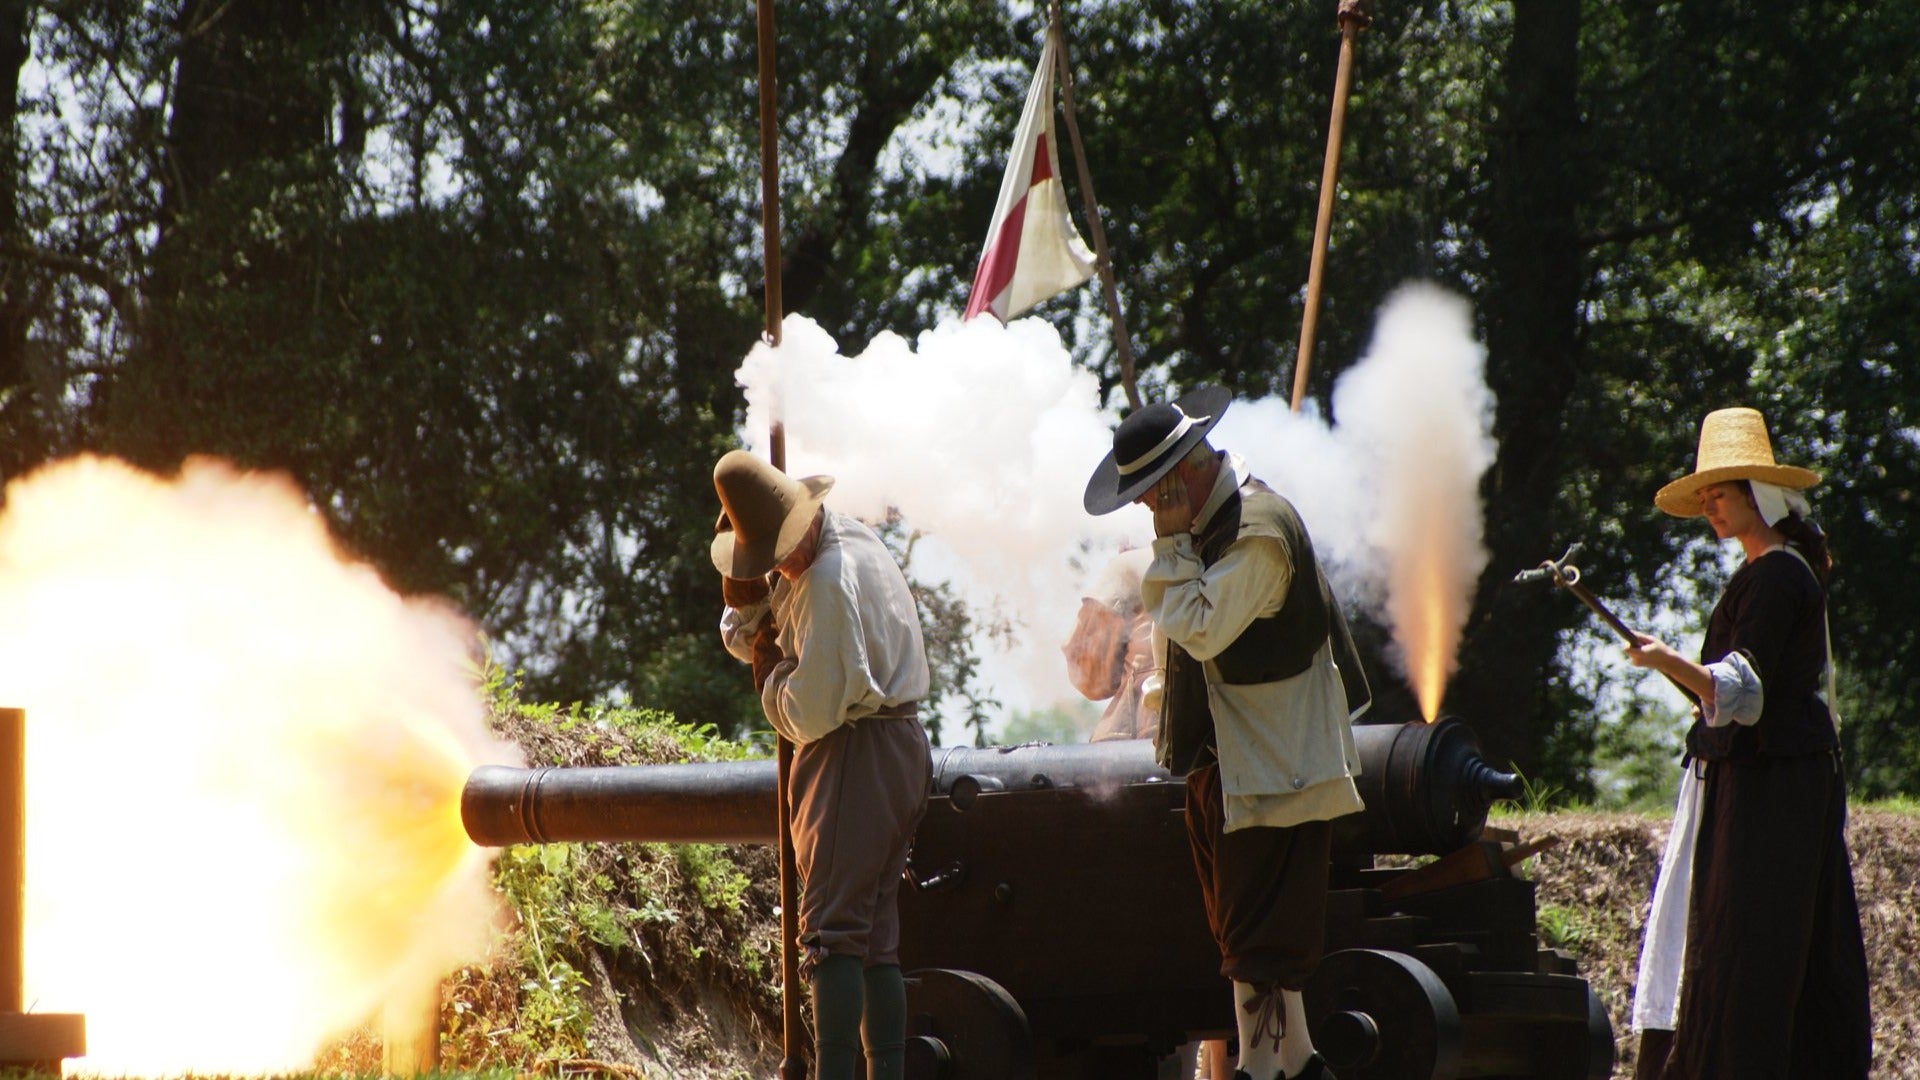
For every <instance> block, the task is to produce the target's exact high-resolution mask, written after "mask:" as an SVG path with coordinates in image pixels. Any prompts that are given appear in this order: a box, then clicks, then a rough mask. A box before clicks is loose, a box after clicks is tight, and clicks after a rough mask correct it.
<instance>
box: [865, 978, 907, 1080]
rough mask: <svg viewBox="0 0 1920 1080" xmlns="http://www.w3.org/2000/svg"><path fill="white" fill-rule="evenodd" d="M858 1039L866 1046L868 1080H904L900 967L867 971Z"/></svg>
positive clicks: (903, 990)
mask: <svg viewBox="0 0 1920 1080" xmlns="http://www.w3.org/2000/svg"><path fill="white" fill-rule="evenodd" d="M860 1035H861V1038H862V1039H864V1040H865V1042H866V1046H867V1080H905V1077H906V1075H907V982H906V980H905V979H904V978H902V977H901V975H900V965H899V964H881V965H879V966H877V967H870V968H868V969H867V1011H866V1016H865V1017H864V1018H863V1019H862V1021H861V1025H860Z"/></svg>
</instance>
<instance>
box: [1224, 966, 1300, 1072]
mask: <svg viewBox="0 0 1920 1080" xmlns="http://www.w3.org/2000/svg"><path fill="white" fill-rule="evenodd" d="M1284 1009H1285V1006H1284V1003H1283V999H1282V995H1281V993H1280V991H1278V990H1274V989H1269V990H1266V991H1262V990H1260V989H1258V988H1256V987H1255V986H1254V985H1253V984H1252V983H1243V982H1236V983H1234V984H1233V1018H1234V1022H1235V1023H1236V1025H1237V1026H1238V1027H1239V1029H1240V1071H1241V1072H1244V1073H1246V1074H1247V1075H1248V1076H1251V1077H1253V1080H1273V1078H1274V1077H1275V1076H1278V1075H1279V1074H1280V1069H1281V1057H1280V1051H1281V1047H1282V1045H1283V1044H1284V1042H1285V1040H1284V1039H1283V1037H1282V1035H1283V1031H1284V1025H1285V1023H1286V1021H1287V1019H1288V1018H1287V1017H1286V1015H1285V1011H1284Z"/></svg>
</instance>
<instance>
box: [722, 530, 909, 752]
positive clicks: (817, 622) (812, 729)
mask: <svg viewBox="0 0 1920 1080" xmlns="http://www.w3.org/2000/svg"><path fill="white" fill-rule="evenodd" d="M769 615H770V616H771V617H772V618H773V621H774V625H775V626H776V627H778V628H779V638H778V640H779V642H780V650H781V652H782V653H784V654H785V657H786V658H785V659H783V660H781V661H780V663H779V664H777V665H775V667H774V669H773V673H772V674H771V675H769V676H768V677H767V682H766V686H765V687H763V688H762V689H761V691H760V705H761V708H762V709H763V710H765V712H766V714H767V721H768V722H769V723H771V724H772V725H773V728H774V730H775V731H778V732H779V733H780V734H782V735H784V736H786V737H787V738H788V739H791V740H793V742H794V743H795V744H800V743H808V742H812V741H814V740H815V739H818V738H821V737H822V736H824V735H826V734H828V733H829V732H831V731H833V730H834V729H835V728H837V727H839V726H840V725H841V724H844V723H852V722H854V721H856V720H859V719H860V718H861V717H864V716H870V715H872V714H873V713H876V712H878V711H880V710H881V709H883V708H887V707H889V706H894V705H904V704H906V703H908V702H912V701H919V700H920V699H921V698H924V697H926V695H927V685H928V682H929V675H928V670H927V653H926V647H925V645H924V644H923V643H922V641H921V638H920V617H919V613H918V610H917V609H916V608H915V606H914V602H913V592H912V590H910V589H909V588H908V587H907V579H906V575H904V574H902V573H901V572H900V567H899V565H898V564H896V563H895V562H894V561H893V554H892V552H889V551H888V550H887V548H886V545H885V544H882V543H881V542H880V538H879V537H878V536H875V535H874V533H873V530H871V529H869V528H867V527H866V525H864V524H862V523H861V522H860V520H859V519H858V518H854V517H849V516H848V515H846V514H841V513H836V512H835V511H833V510H827V511H825V519H824V521H823V522H822V525H821V529H820V549H819V552H818V553H817V554H816V555H815V556H814V560H813V563H812V565H810V566H808V567H807V569H806V570H805V571H804V572H802V573H801V574H800V576H799V577H797V578H795V579H794V580H792V581H788V580H786V579H785V578H782V579H780V580H779V581H778V582H776V583H775V584H774V587H773V594H772V595H771V596H770V597H769V598H768V599H766V600H762V601H760V602H758V603H755V604H750V605H748V606H747V607H745V608H731V607H730V608H727V609H726V611H725V612H723V613H722V614H721V617H720V637H721V640H722V641H723V642H725V643H726V647H727V651H728V652H730V653H732V654H733V655H734V656H736V657H739V658H740V659H742V660H748V661H751V660H752V658H753V638H754V635H755V633H757V632H758V631H759V629H760V623H761V621H762V620H763V619H765V618H767V617H768V616H769Z"/></svg>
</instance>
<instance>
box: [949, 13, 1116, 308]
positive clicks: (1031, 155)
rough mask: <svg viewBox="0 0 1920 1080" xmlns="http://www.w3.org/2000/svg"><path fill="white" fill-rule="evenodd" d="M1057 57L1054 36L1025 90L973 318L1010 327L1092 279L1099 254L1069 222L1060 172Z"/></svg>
mask: <svg viewBox="0 0 1920 1080" xmlns="http://www.w3.org/2000/svg"><path fill="white" fill-rule="evenodd" d="M1056 55H1057V44H1056V41H1055V36H1054V35H1053V34H1051V33H1049V34H1048V35H1047V43H1046V46H1045V47H1044V48H1042V49H1041V50H1040V66H1039V68H1038V69H1037V70H1036V71H1035V72H1034V73H1033V86H1032V87H1031V88H1030V89H1029V90H1028V91H1027V107H1026V109H1025V111H1023V112H1022V113H1021V114H1020V130H1019V132H1018V133H1017V134H1016V135H1015V136H1014V141H1013V156H1012V159H1011V160H1010V161H1008V162H1007V174H1006V177H1005V178H1004V179H1003V180H1001V181H1000V201H999V203H998V205H996V206H995V207H994V208H993V224H992V225H991V226H990V227H989V228H988V229H987V244H986V248H985V250H983V251H981V253H980V265H979V267H978V268H977V269H975V270H974V272H973V293H972V295H971V296H969V297H968V298H967V315H966V317H967V318H969V319H971V318H973V317H974V316H975V315H978V314H980V313H981V312H985V311H990V312H992V313H993V314H994V315H995V316H996V317H998V318H999V319H1000V321H1001V322H1005V321H1007V320H1008V319H1011V318H1013V317H1014V316H1016V315H1018V314H1020V313H1021V312H1023V311H1025V310H1027V309H1028V308H1030V307H1032V306H1033V305H1035V304H1037V303H1039V302H1040V301H1042V300H1045V299H1046V298H1048V297H1049V296H1052V295H1054V294H1055V293H1059V292H1064V291H1066V290H1067V289H1071V288H1073V287H1074V286H1076V285H1079V284H1080V283H1081V282H1084V281H1086V280H1087V279H1088V278H1089V277H1092V276H1093V252H1091V251H1088V250H1087V245H1086V244H1085V243H1084V242H1082V241H1081V239H1080V234H1079V233H1077V232H1075V231H1074V228H1073V221H1072V219H1070V218H1069V217H1068V216H1067V194H1066V189H1065V188H1064V187H1062V186H1061V184H1060V176H1059V173H1058V171H1057V169H1056V168H1055V163H1056V162H1058V161H1059V160H1060V156H1059V153H1058V151H1057V150H1056V148H1055V146H1054V141H1053V69H1054V64H1055V63H1056V59H1055V58H1056Z"/></svg>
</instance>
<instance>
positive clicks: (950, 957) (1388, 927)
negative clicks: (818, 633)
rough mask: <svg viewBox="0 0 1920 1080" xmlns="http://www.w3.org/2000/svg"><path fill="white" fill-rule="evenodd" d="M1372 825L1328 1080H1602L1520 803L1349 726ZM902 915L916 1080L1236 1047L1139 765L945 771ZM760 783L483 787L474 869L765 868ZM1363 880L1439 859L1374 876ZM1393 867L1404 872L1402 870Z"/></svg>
mask: <svg viewBox="0 0 1920 1080" xmlns="http://www.w3.org/2000/svg"><path fill="white" fill-rule="evenodd" d="M1354 735H1355V744H1356V747H1357V748H1358V750H1359V752H1360V758H1361V763H1362V770H1363V772H1362V776H1361V777H1360V778H1359V784H1360V789H1361V794H1362V796H1363V797H1364V799H1365V801H1366V803H1367V809H1366V811H1365V812H1363V813H1359V814H1353V815H1349V816H1348V817H1346V818H1343V819H1341V820H1340V821H1338V822H1337V823H1336V826H1335V831H1334V867H1333V870H1332V874H1331V878H1330V881H1329V886H1330V889H1329V893H1328V897H1327V915H1326V919H1327V936H1326V957H1325V959H1324V960H1323V962H1322V963H1321V965H1320V967H1319V969H1318V971H1317V972H1316V973H1315V976H1314V979H1313V981H1312V983H1311V984H1310V985H1309V986H1308V987H1307V989H1306V1008H1307V1014H1308V1021H1309V1023H1310V1024H1312V1026H1313V1032H1314V1038H1315V1042H1316V1045H1318V1046H1319V1047H1320V1049H1321V1052H1322V1053H1323V1054H1324V1055H1325V1056H1326V1057H1327V1058H1328V1061H1329V1063H1330V1064H1331V1065H1332V1066H1333V1067H1334V1070H1335V1071H1336V1072H1337V1073H1338V1074H1339V1075H1340V1076H1341V1077H1342V1080H1353V1078H1356V1077H1358V1078H1361V1080H1388V1078H1394V1080H1399V1078H1405V1080H1426V1078H1435V1080H1439V1078H1452V1077H1540V1078H1554V1080H1560V1078H1565V1080H1576V1078H1594V1080H1599V1078H1602V1077H1605V1076H1606V1075H1607V1074H1608V1072H1609V1071H1610V1069H1611V1067H1612V1060H1613V1040H1612V1030H1611V1027H1610V1025H1609V1023H1608V1020H1607V1017H1606V1013H1605V1011H1604V1009H1603V1008H1602V1007H1601V1006H1600V1003H1599V1001H1598V999H1597V998H1596V997H1595V996H1594V994H1593V993H1592V991H1591V989H1590V988H1589V987H1588V986H1587V984H1586V982H1585V981H1584V980H1583V979H1581V978H1580V977H1579V975H1578V974H1577V973H1576V971H1575V970H1574V965H1573V963H1572V961H1571V960H1569V959H1566V958H1565V957H1563V956H1560V955H1559V954H1557V953H1554V952H1552V951H1548V950H1542V949H1541V948H1540V947H1539V945H1538V943H1537V941H1536V939H1535V934H1534V928H1535V910H1534V896H1533V884H1532V882H1529V881H1527V880H1525V879H1523V878H1520V877H1516V876H1514V875H1513V874H1512V873H1510V872H1509V870H1508V865H1507V864H1508V862H1509V861H1513V859H1512V856H1511V855H1509V854H1507V853H1505V852H1504V851H1503V849H1502V846H1501V845H1500V844H1499V843H1497V842H1496V841H1493V840H1489V839H1486V838H1485V837H1484V836H1483V832H1484V826H1485V822H1486V811H1487V808H1488V806H1489V805H1490V803H1491V802H1492V801H1493V799H1495V798H1498V797H1508V796H1512V795H1516V794H1518V790H1517V787H1518V785H1517V782H1516V781H1515V779H1514V778H1513V777H1512V776H1510V775H1508V774H1505V773H1502V772H1499V771H1497V770H1495V769H1493V768H1492V767H1490V766H1489V765H1487V763H1486V762H1485V761H1484V760H1482V758H1481V756H1480V753H1479V747H1478V744H1477V741H1476V740H1475V739H1474V737H1473V733H1472V730H1471V729H1470V728H1468V727H1467V726H1466V725H1465V724H1462V723H1460V722H1459V721H1457V720H1442V721H1440V722H1439V723H1437V724H1433V725H1428V724H1424V723H1420V722H1418V721H1415V722H1413V723H1408V724H1378V725H1361V726H1358V727H1356V728H1355V729H1354ZM934 769H935V776H934V791H933V795H932V798H931V800H930V802H929V805H928V808H927V815H926V817H925V819H924V820H923V821H922V822H921V825H920V828H919V830H918V831H917V832H916V834H915V836H914V846H913V856H912V862H911V864H910V866H909V871H908V873H909V876H910V878H911V879H912V884H911V886H910V887H908V888H905V889H903V890H902V891H901V897H900V922H901V934H902V939H901V947H900V956H901V962H902V965H903V967H904V968H905V969H906V970H907V972H908V976H907V993H908V1007H909V1014H910V1019H909V1033H908V1075H909V1076H910V1077H913V1078H914V1080H1026V1078H1031V1080H1070V1078H1071V1080H1081V1078H1086V1080H1092V1078H1095V1077H1098V1078H1101V1080H1127V1078H1130V1077H1139V1078H1141V1080H1149V1078H1152V1077H1155V1076H1157V1075H1158V1066H1157V1065H1156V1062H1158V1061H1160V1060H1161V1059H1162V1058H1163V1057H1164V1056H1165V1055H1167V1054H1169V1053H1170V1052H1171V1051H1172V1050H1173V1049H1174V1048H1175V1047H1177V1046H1179V1045H1180V1044H1182V1043H1184V1042H1187V1041H1189V1040H1193V1039H1198V1038H1212V1037H1220V1038H1225V1037H1231V1036H1232V1034H1233V1031H1234V1022H1233V1012H1232V1008H1233V1006H1232V1000H1231V994H1230V990H1229V987H1228V984H1227V982H1226V980H1225V979H1223V978H1222V977H1221V976H1220V974H1219V952H1218V950H1217V948H1216V947H1215V945H1214V942H1213V939H1212V936H1211V934H1210V932H1209V930H1208V928H1207V922H1206V915H1205V911H1204V908H1203V907H1202V904H1201V899H1200V892H1199V886H1198V883H1197V881H1196V879H1195V875H1194V871H1193V863H1192V857H1191V854H1190V851H1189V848H1188V843H1187V838H1186V823H1185V819H1184V815H1183V813H1182V807H1183V804H1184V799H1185V785H1184V784H1183V783H1182V782H1180V781H1179V780H1177V779H1174V778H1171V777H1169V776H1168V775H1167V773H1166V772H1165V770H1163V769H1160V768H1159V767H1158V766H1157V765H1155V764H1154V763H1153V761H1152V752H1151V748H1150V747H1149V746H1148V745H1147V744H1146V743H1144V742H1111V743H1096V744H1090V745H1084V744H1083V745H1072V746H1049V745H1043V744H1034V745H1028V746H1021V747H1008V748H996V747H989V748H984V749H972V748H951V749H949V748H937V749H936V750H935V751H934ZM773 788H774V776H773V766H772V763H771V762H740V763H727V764H721V765H673V766H646V767H638V768H584V769H533V770H523V769H504V768H497V767H488V768H483V769H480V770H477V771H476V772H475V773H474V775H473V777H472V778H471V779H470V780H469V782H468V785H467V790H466V792H465V793H464V796H463V799H462V813H463V816H464V817H465V820H466V823H467V828H468V832H469V833H470V834H471V835H472V836H473V838H474V839H475V840H476V842H479V843H482V844H507V843H524V842H548V841H559V840H648V841H666V842H675V841H704V842H743V843H771V842H772V841H773V839H774V835H773V830H774V822H775V816H774V810H775V802H774V794H773ZM1376 855H1436V856H1440V858H1439V859H1437V860H1435V861H1433V862H1432V863H1430V864H1428V865H1426V866H1424V867H1420V868H1417V869H1416V868H1404V867H1403V868H1376V867H1375V865H1374V863H1375V861H1376V860H1375V856H1376ZM1402 861H1403V862H1404V861H1406V860H1402Z"/></svg>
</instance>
